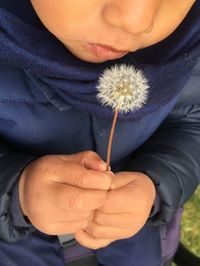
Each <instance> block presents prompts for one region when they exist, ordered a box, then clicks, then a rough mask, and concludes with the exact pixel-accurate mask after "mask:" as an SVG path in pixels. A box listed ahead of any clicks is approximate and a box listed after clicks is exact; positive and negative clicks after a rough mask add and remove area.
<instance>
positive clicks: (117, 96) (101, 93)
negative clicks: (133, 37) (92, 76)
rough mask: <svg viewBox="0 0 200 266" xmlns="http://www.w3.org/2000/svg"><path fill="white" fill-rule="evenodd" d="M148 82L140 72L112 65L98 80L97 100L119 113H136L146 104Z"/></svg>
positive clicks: (131, 67)
mask: <svg viewBox="0 0 200 266" xmlns="http://www.w3.org/2000/svg"><path fill="white" fill-rule="evenodd" d="M148 89H149V85H148V81H147V79H146V78H145V76H144V74H143V73H142V71H141V70H138V69H136V68H135V67H133V66H129V65H125V64H122V65H114V66H112V67H111V68H109V69H106V70H105V71H104V72H103V74H102V76H101V77H100V78H99V83H98V85H97V91H98V93H97V99H98V100H99V101H100V103H101V104H102V105H105V106H109V107H111V108H112V109H113V110H119V111H120V112H124V113H127V112H130V111H136V110H138V109H140V108H142V106H143V105H144V104H145V103H146V101H147V97H148Z"/></svg>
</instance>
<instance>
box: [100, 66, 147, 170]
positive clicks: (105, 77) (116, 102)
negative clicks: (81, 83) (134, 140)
mask: <svg viewBox="0 0 200 266" xmlns="http://www.w3.org/2000/svg"><path fill="white" fill-rule="evenodd" d="M148 89H149V85H148V81H147V79H146V78H145V76H144V75H143V73H142V71H141V70H138V69H136V68H135V67H133V66H129V65H125V64H122V65H114V66H113V67H111V68H110V69H106V70H105V71H104V73H103V74H102V76H101V77H100V78H99V83H98V85H97V91H98V93H97V99H98V100H99V101H100V103H101V104H102V105H105V106H108V107H111V108H112V109H113V111H114V118H113V123H112V127H111V131H110V135H109V141H108V148H107V160H106V162H107V168H106V170H107V171H108V170H109V169H110V157H111V147H112V140H113V135H114V131H115V125H116V121H117V117H118V113H119V112H121V113H128V112H130V111H132V112H133V111H136V110H138V109H140V108H142V106H143V105H144V104H145V103H146V102H147V97H148Z"/></svg>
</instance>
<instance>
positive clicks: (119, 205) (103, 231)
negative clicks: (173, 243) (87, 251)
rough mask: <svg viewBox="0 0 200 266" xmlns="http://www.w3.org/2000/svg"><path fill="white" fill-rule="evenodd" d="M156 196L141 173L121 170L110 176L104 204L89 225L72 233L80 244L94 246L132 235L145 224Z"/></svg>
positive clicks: (149, 181)
mask: <svg viewBox="0 0 200 266" xmlns="http://www.w3.org/2000/svg"><path fill="white" fill-rule="evenodd" d="M154 199H155V187H154V184H153V183H152V181H151V180H150V178H149V177H148V176H146V175H144V174H142V173H136V172H135V173H132V172H120V173H117V174H115V176H114V177H113V183H112V185H111V191H110V192H109V193H108V198H107V201H106V203H105V204H104V206H103V207H101V208H99V210H96V211H95V212H94V217H93V219H92V221H91V222H90V224H89V225H88V226H87V227H86V228H85V229H83V230H80V231H78V232H77V233H76V234H75V238H76V240H77V241H78V242H79V243H81V244H82V245H83V246H86V247H89V248H93V249H97V248H101V247H104V246H107V245H108V244H110V243H111V242H113V241H115V240H119V239H124V238H129V237H131V236H133V235H135V234H136V233H137V232H138V231H139V230H140V229H141V228H142V227H143V226H144V224H145V223H146V221H147V219H148V217H149V214H150V211H151V208H152V205H153V203H154Z"/></svg>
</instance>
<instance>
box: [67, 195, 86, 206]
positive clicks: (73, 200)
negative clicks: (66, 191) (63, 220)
mask: <svg viewBox="0 0 200 266" xmlns="http://www.w3.org/2000/svg"><path fill="white" fill-rule="evenodd" d="M68 207H69V209H75V210H82V209H83V207H84V204H83V199H82V197H81V194H80V193H78V192H73V193H72V195H71V196H70V197H69V200H68Z"/></svg>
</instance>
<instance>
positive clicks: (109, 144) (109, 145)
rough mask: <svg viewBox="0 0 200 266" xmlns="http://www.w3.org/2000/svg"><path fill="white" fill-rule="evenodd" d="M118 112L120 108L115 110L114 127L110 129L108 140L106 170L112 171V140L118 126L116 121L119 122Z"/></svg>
mask: <svg viewBox="0 0 200 266" xmlns="http://www.w3.org/2000/svg"><path fill="white" fill-rule="evenodd" d="M118 113H119V109H116V110H115V112H114V117H113V122H112V127H111V130H110V135H109V141H108V148H107V159H106V171H110V157H111V149H112V142H113V136H114V132H115V126H116V122H117V117H118Z"/></svg>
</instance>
